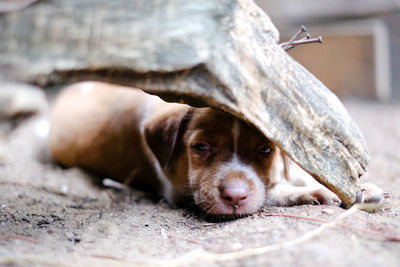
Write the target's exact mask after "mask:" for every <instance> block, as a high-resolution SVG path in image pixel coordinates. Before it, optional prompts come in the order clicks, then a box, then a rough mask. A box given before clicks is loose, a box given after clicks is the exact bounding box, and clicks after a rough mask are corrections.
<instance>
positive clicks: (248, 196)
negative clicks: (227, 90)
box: [49, 82, 340, 216]
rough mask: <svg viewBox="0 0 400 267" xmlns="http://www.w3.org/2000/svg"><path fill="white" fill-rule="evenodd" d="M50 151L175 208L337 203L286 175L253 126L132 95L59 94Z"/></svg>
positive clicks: (230, 209) (232, 209)
mask: <svg viewBox="0 0 400 267" xmlns="http://www.w3.org/2000/svg"><path fill="white" fill-rule="evenodd" d="M49 148H50V152H51V155H52V157H53V159H54V160H56V161H58V162H59V163H61V164H62V165H64V166H79V167H82V168H85V169H88V170H90V171H93V172H95V173H97V174H100V175H102V176H105V177H110V178H112V179H114V180H117V181H120V182H122V183H125V184H129V185H132V186H135V187H137V188H139V189H142V190H147V191H152V192H155V193H158V194H159V195H161V196H163V197H164V198H165V199H166V200H167V201H168V202H169V203H171V204H173V205H175V204H177V205H187V204H188V203H190V202H193V201H194V203H195V204H196V205H197V206H198V207H200V208H201V209H202V210H203V211H205V212H206V213H209V214H217V215H233V216H237V215H245V214H252V213H254V212H256V211H258V210H259V209H260V208H261V207H262V206H263V205H264V204H268V205H278V206H290V205H298V204H327V205H339V204H340V199H339V198H338V197H337V196H336V195H335V194H334V193H332V192H331V191H329V190H328V189H327V188H325V187H323V186H322V185H320V184H319V183H317V182H316V181H315V180H314V179H313V178H311V176H309V175H308V174H307V173H305V172H304V171H303V170H301V169H300V168H299V167H298V166H297V165H296V164H294V163H291V164H290V165H292V166H289V167H290V168H289V167H288V165H286V169H285V168H284V167H285V164H284V162H290V160H289V159H288V158H287V157H286V156H285V155H284V154H283V153H282V152H281V151H280V150H279V148H278V147H277V146H276V145H275V144H274V143H273V142H271V141H270V140H268V139H267V138H266V137H264V136H263V135H262V134H261V133H260V132H259V131H258V130H256V129H255V128H254V127H252V126H250V125H248V124H246V123H245V122H243V121H241V120H239V119H237V118H235V117H233V116H232V115H229V114H227V113H224V112H222V111H219V110H216V109H212V108H193V107H190V106H187V105H183V104H175V103H174V104H172V103H166V102H164V101H162V100H161V99H160V98H159V97H157V96H153V95H149V94H146V93H144V92H143V91H141V90H140V89H135V88H126V87H121V86H116V85H110V84H105V83H99V82H84V83H79V84H75V85H72V86H71V87H69V88H67V89H66V90H64V91H63V92H62V93H61V95H60V96H59V97H58V99H57V100H56V102H55V104H54V107H53V110H52V117H51V130H50V136H49ZM293 165H294V166H293ZM284 170H286V171H284ZM284 173H285V174H286V175H284Z"/></svg>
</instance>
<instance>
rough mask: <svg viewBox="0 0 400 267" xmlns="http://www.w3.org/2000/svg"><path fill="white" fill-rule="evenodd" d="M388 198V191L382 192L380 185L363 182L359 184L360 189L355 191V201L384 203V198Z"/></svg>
mask: <svg viewBox="0 0 400 267" xmlns="http://www.w3.org/2000/svg"><path fill="white" fill-rule="evenodd" d="M388 198H390V195H389V193H387V192H384V191H383V190H382V189H381V188H380V187H378V186H376V185H374V184H371V183H364V184H361V186H360V191H359V192H358V193H357V196H356V202H357V203H384V202H386V199H388Z"/></svg>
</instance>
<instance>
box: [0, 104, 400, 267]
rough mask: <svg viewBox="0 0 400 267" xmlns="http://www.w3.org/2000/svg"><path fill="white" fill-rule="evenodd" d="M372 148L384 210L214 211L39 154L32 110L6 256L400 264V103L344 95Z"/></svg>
mask: <svg viewBox="0 0 400 267" xmlns="http://www.w3.org/2000/svg"><path fill="white" fill-rule="evenodd" d="M345 105H346V107H347V108H348V110H349V112H350V114H352V116H353V117H354V119H355V120H356V121H357V123H358V124H359V126H360V127H361V129H362V131H363V133H364V135H365V138H366V141H367V145H368V148H369V152H370V157H371V164H370V168H369V173H368V174H367V175H366V176H365V177H363V178H362V179H363V181H372V182H374V183H376V184H378V185H379V186H381V187H383V188H384V189H386V190H387V191H389V192H390V193H391V194H392V199H391V203H389V204H388V205H386V206H384V207H383V208H381V209H380V210H379V211H377V212H376V213H367V212H365V211H360V210H358V209H355V208H353V209H349V210H344V209H341V208H337V207H328V206H299V207H293V208H277V207H265V208H264V209H263V210H262V211H261V212H259V213H257V214H254V215H252V216H249V217H246V218H241V219H236V220H232V221H225V222H212V221H207V220H206V219H204V217H202V216H199V214H198V213H196V212H193V211H190V210H183V209H172V208H170V207H168V205H167V204H165V203H164V202H162V201H160V200H154V199H151V198H149V197H148V196H146V195H145V194H143V193H141V192H138V191H134V190H130V191H127V190H123V191H117V190H115V189H106V188H104V187H101V186H99V185H97V184H95V183H94V182H93V179H91V178H90V176H89V175H88V174H85V173H84V172H82V171H80V170H79V169H61V168H60V167H58V166H55V165H53V164H51V162H49V161H48V160H47V159H46V157H43V156H41V155H42V152H43V151H42V150H43V144H44V142H45V141H44V139H40V138H39V137H36V136H35V135H34V134H33V133H34V132H35V130H36V128H35V127H37V125H38V122H40V120H41V119H42V118H34V119H32V120H30V121H28V122H27V123H25V124H24V125H23V126H21V127H19V128H17V129H16V130H15V131H14V132H13V133H12V135H11V136H10V139H9V150H8V154H7V159H6V160H5V162H4V163H3V164H1V165H0V265H1V266H159V265H167V266H192V265H196V266H363V267H367V266H385V267H389V266H400V205H399V200H400V199H399V198H400V189H399V188H400V179H399V176H400V103H391V104H380V103H376V102H368V101H347V102H345Z"/></svg>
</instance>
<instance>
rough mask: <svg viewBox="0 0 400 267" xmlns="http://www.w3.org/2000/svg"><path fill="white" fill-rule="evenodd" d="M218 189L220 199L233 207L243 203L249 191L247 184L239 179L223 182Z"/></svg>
mask: <svg viewBox="0 0 400 267" xmlns="http://www.w3.org/2000/svg"><path fill="white" fill-rule="evenodd" d="M219 189H220V194H221V195H220V196H221V199H222V200H223V201H224V202H225V203H226V204H227V205H229V206H232V207H233V208H238V207H240V206H241V205H243V204H244V203H245V202H246V200H247V198H248V196H249V193H250V189H249V185H248V184H247V183H246V182H244V181H241V180H235V181H231V182H227V183H223V184H222V185H221V186H220V187H219Z"/></svg>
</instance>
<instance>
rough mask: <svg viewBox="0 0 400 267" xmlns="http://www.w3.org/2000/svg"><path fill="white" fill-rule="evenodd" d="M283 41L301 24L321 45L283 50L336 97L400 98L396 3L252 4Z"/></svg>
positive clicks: (288, 0)
mask: <svg viewBox="0 0 400 267" xmlns="http://www.w3.org/2000/svg"><path fill="white" fill-rule="evenodd" d="M255 2H256V3H257V4H258V5H259V6H260V7H261V8H262V9H264V11H265V12H266V13H267V14H268V15H269V16H270V17H271V19H272V21H273V23H274V24H275V25H276V27H277V28H278V30H279V31H280V34H281V37H280V39H281V42H284V41H287V40H289V39H290V37H291V36H292V35H293V34H294V33H295V32H296V31H297V30H298V29H299V27H300V25H305V26H307V28H308V29H309V31H310V33H311V35H312V36H313V37H314V36H318V35H321V36H322V37H323V40H324V41H323V44H322V45H321V44H309V45H304V46H300V47H298V48H294V49H292V50H290V51H289V54H291V55H292V56H293V57H294V58H295V59H296V60H298V61H299V62H300V63H301V64H302V65H303V66H305V67H306V68H307V69H308V70H309V71H311V72H312V73H313V74H314V75H315V76H316V77H317V78H318V79H320V80H321V81H322V82H323V83H324V84H325V85H326V86H327V87H328V88H329V89H330V90H332V91H333V92H334V93H335V94H336V95H338V96H339V97H340V98H342V99H348V98H365V99H372V100H381V101H393V100H399V99H400V13H399V10H400V1H398V0H379V1H377V0H323V1H321V0H301V1H298V0H255Z"/></svg>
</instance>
